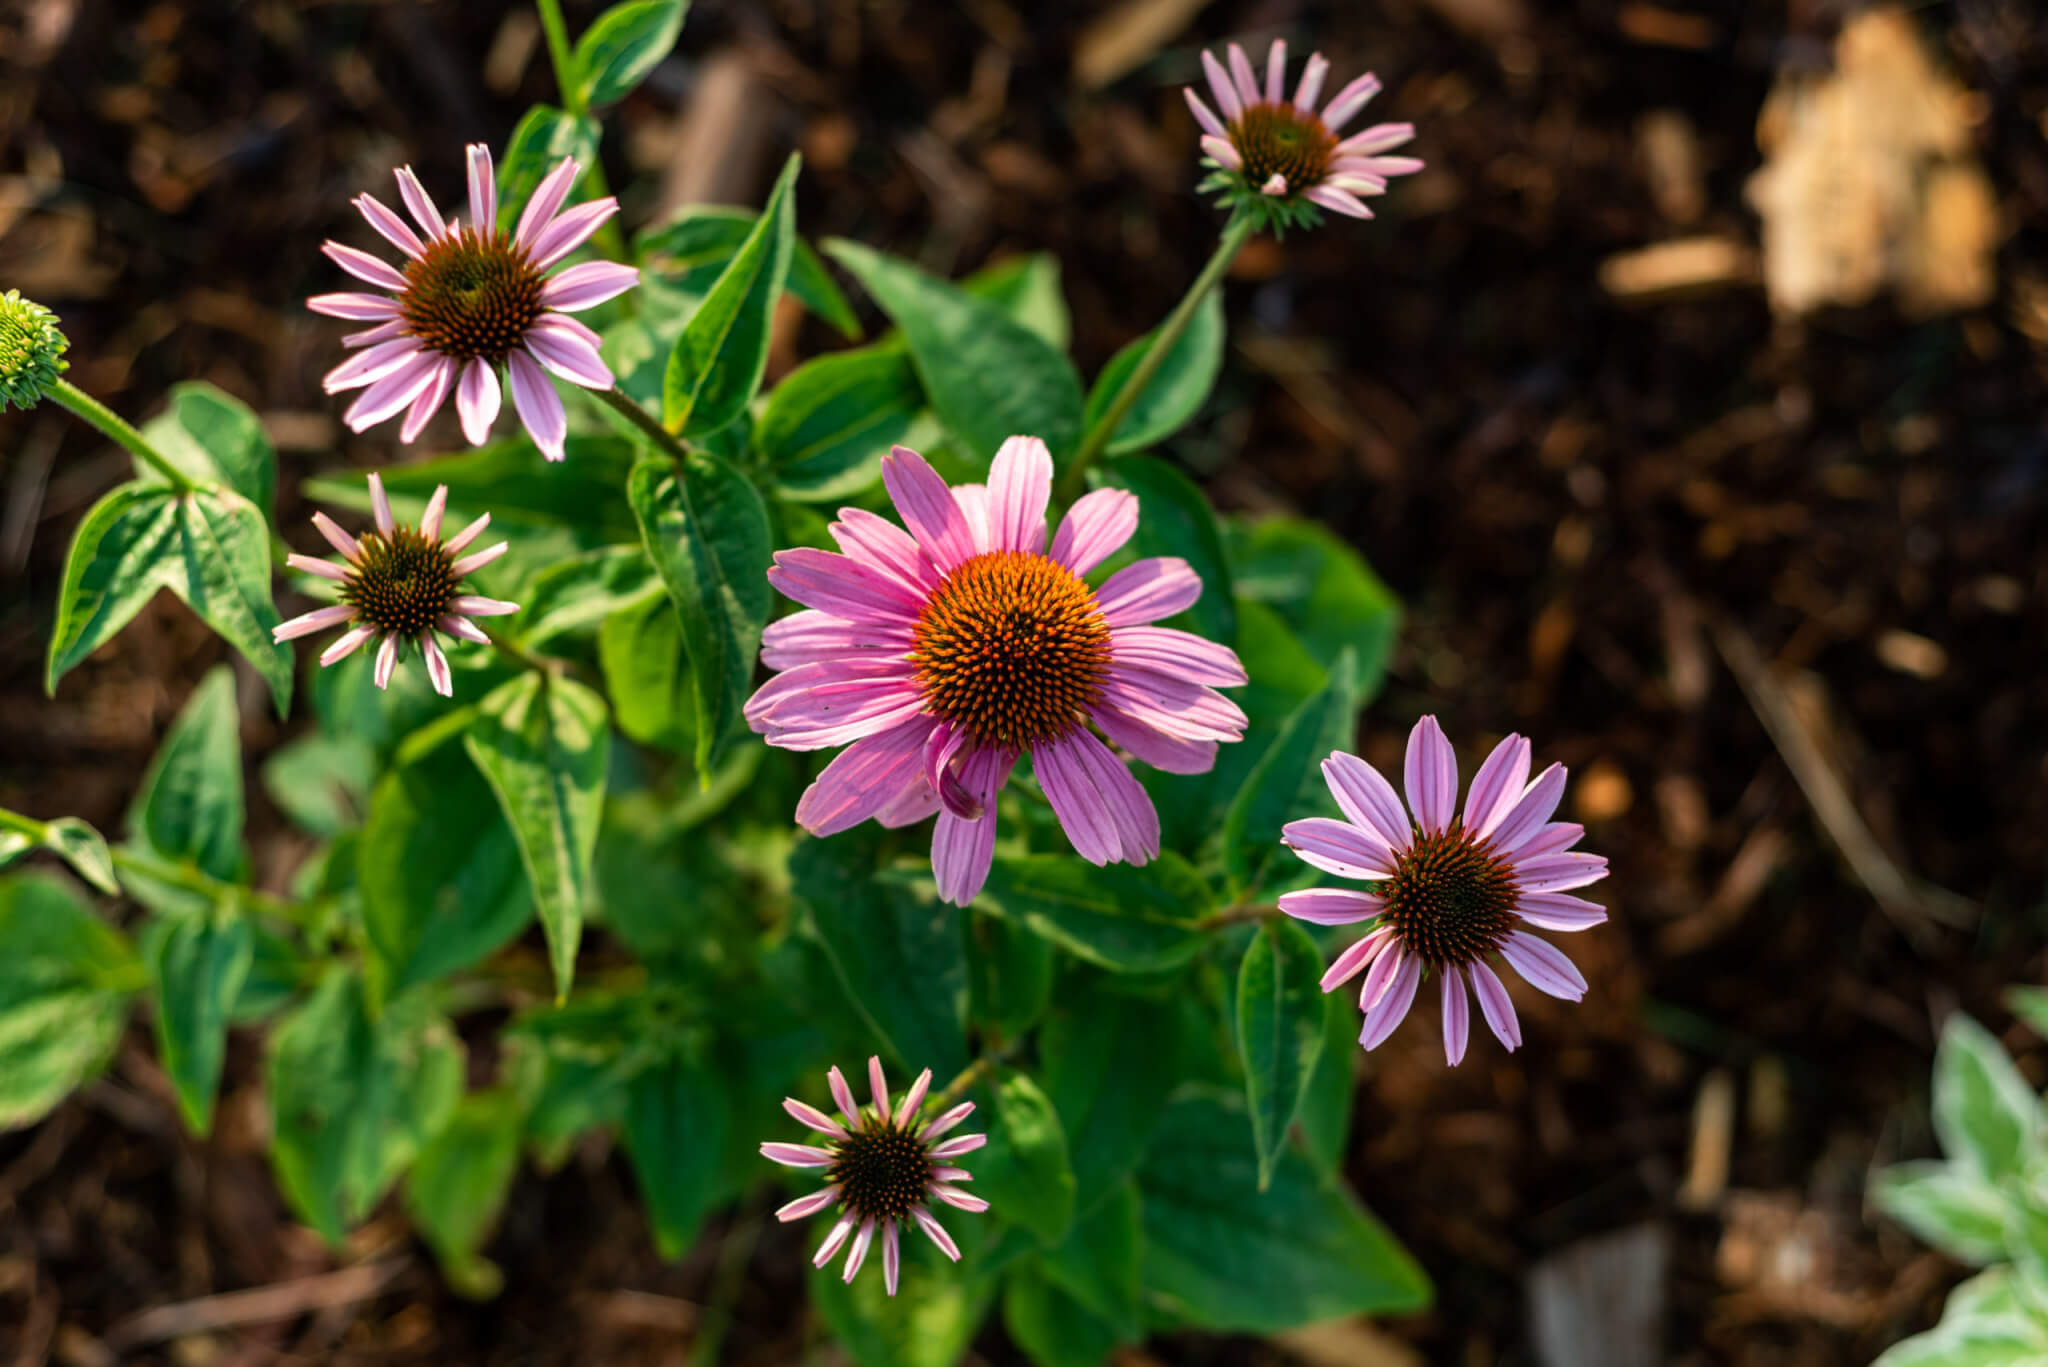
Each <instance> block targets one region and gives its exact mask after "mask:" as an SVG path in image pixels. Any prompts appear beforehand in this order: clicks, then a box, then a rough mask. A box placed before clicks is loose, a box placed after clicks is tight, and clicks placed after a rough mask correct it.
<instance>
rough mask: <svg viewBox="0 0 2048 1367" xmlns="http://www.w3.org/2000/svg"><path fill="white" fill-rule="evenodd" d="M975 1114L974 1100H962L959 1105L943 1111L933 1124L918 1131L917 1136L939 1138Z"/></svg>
mask: <svg viewBox="0 0 2048 1367" xmlns="http://www.w3.org/2000/svg"><path fill="white" fill-rule="evenodd" d="M973 1114H974V1103H973V1102H971V1101H963V1102H960V1103H959V1104H958V1105H956V1106H953V1107H950V1108H949V1109H947V1110H945V1111H943V1112H941V1113H940V1114H939V1115H938V1116H937V1117H936V1118H935V1119H934V1120H933V1121H932V1123H931V1124H929V1125H927V1126H925V1127H924V1128H923V1129H922V1130H920V1131H918V1135H917V1137H918V1138H919V1139H923V1140H926V1141H930V1140H933V1139H937V1138H938V1137H939V1136H940V1135H942V1134H944V1133H945V1132H946V1131H948V1130H950V1129H952V1128H953V1127H954V1126H955V1125H958V1124H959V1123H960V1122H961V1121H963V1120H965V1119H967V1117H968V1116H970V1115H973Z"/></svg>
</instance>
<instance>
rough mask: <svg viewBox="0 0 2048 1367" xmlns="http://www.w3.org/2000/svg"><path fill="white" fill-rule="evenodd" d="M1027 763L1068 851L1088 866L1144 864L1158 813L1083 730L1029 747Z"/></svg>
mask: <svg viewBox="0 0 2048 1367" xmlns="http://www.w3.org/2000/svg"><path fill="white" fill-rule="evenodd" d="M1031 759H1032V764H1033V766H1034V768H1036V770H1037V772H1038V779H1039V784H1040V786H1041V787H1043V788H1044V789H1045V795H1046V798H1047V800H1049V801H1050V802H1051V803H1052V809H1053V812H1054V814H1055V815H1057V816H1058V817H1059V819H1060V828H1061V829H1062V830H1064V831H1065V832H1066V833H1067V838H1068V839H1069V840H1071V841H1072V842H1073V844H1074V850H1075V852H1076V853H1077V854H1079V855H1080V856H1081V857H1082V858H1083V859H1086V860H1087V861H1088V862H1089V863H1091V864H1098V865H1099V864H1109V863H1114V862H1116V861H1117V860H1119V859H1122V860H1124V861H1127V862H1129V863H1133V864H1143V863H1146V862H1148V861H1149V860H1151V859H1152V858H1153V856H1155V855H1157V854H1158V852H1159V813H1158V811H1157V810H1156V809H1155V808H1154V807H1153V806H1152V799H1151V798H1150V797H1149V796H1147V795H1146V793H1145V790H1144V788H1143V787H1142V786H1141V785H1140V784H1139V783H1138V781H1137V779H1135V778H1133V777H1132V776H1131V771H1130V770H1129V769H1126V768H1125V767H1124V766H1123V765H1122V764H1121V763H1119V762H1118V761H1117V758H1116V756H1115V755H1112V754H1111V753H1110V752H1109V748H1108V747H1107V746H1105V745H1104V744H1103V743H1102V742H1101V741H1099V740H1097V739H1096V738H1095V737H1094V735H1093V734H1092V733H1090V732H1088V731H1085V730H1079V729H1077V730H1075V731H1074V732H1073V733H1072V734H1070V735H1068V736H1067V737H1066V738H1065V739H1063V740H1059V741H1054V742H1051V743H1049V744H1043V745H1038V746H1034V747H1033V749H1032V753H1031Z"/></svg>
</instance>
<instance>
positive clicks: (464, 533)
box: [441, 513, 491, 555]
mask: <svg viewBox="0 0 2048 1367" xmlns="http://www.w3.org/2000/svg"><path fill="white" fill-rule="evenodd" d="M490 525H491V515H490V514H489V513H484V514H482V515H480V516H479V517H478V518H477V520H476V521H474V522H472V523H470V524H469V525H468V526H467V527H464V528H463V529H462V530H461V531H459V532H457V533H456V534H455V536H454V538H453V539H452V540H450V541H447V542H444V543H442V546H441V549H442V550H444V551H446V552H448V554H450V555H460V554H461V553H462V548H463V547H464V546H467V545H468V544H469V543H470V542H472V541H474V540H476V539H477V537H478V536H480V535H482V533H483V530H484V528H486V527H488V526H490Z"/></svg>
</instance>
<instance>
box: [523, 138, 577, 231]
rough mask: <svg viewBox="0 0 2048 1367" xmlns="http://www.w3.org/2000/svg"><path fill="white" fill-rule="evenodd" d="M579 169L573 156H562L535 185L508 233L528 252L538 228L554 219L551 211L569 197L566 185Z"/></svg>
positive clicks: (572, 179) (571, 181) (570, 182)
mask: <svg viewBox="0 0 2048 1367" xmlns="http://www.w3.org/2000/svg"><path fill="white" fill-rule="evenodd" d="M581 169H582V168H581V167H579V166H578V165H577V164H576V159H575V158H574V157H564V158H563V159H562V160H561V162H560V163H559V164H558V165H557V166H556V167H555V169H554V170H552V171H550V172H548V174H547V179H545V180H543V181H541V183H540V185H539V186H538V187H536V188H535V190H534V192H533V198H531V199H529V200H527V201H526V212H525V213H522V214H521V215H520V216H519V230H518V231H517V232H515V233H514V234H513V235H512V240H513V241H514V242H516V243H518V244H519V245H520V246H522V247H524V248H526V250H527V251H528V252H531V251H532V250H533V246H534V243H535V242H537V241H539V240H540V235H541V233H542V231H543V230H544V229H546V227H547V225H548V224H549V223H551V222H552V221H553V220H554V217H555V211H556V210H557V209H560V208H561V207H562V201H563V200H565V199H567V198H568V197H569V188H570V187H571V186H573V185H574V184H575V183H576V174H577V172H578V171H580V170H581Z"/></svg>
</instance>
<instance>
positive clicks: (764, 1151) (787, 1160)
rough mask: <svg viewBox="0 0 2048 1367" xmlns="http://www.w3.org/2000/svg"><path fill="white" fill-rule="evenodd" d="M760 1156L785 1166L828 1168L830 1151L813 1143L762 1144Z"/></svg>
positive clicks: (829, 1165) (830, 1158)
mask: <svg viewBox="0 0 2048 1367" xmlns="http://www.w3.org/2000/svg"><path fill="white" fill-rule="evenodd" d="M761 1156H762V1157H763V1158H765V1159H767V1160H768V1161H769V1162H771V1163H780V1164H782V1166H784V1167H785V1168H829V1167H831V1166H832V1152H831V1150H829V1149H821V1148H819V1147H818V1146H817V1145H815V1144H763V1145H762V1146H761Z"/></svg>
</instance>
